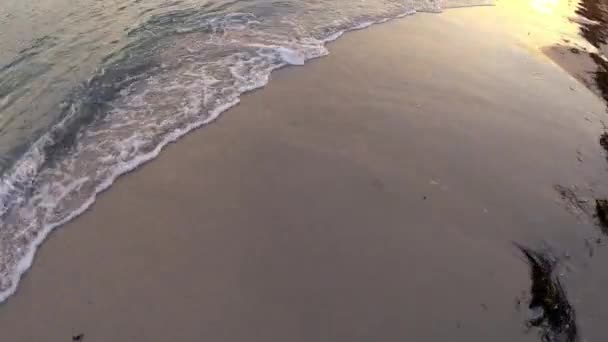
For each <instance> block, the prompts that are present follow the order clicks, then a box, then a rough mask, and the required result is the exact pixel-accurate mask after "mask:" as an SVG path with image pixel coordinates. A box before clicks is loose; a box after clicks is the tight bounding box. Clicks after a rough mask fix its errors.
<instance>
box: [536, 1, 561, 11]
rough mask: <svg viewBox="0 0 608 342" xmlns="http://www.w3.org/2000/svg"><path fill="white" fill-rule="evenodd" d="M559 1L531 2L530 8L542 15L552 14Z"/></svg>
mask: <svg viewBox="0 0 608 342" xmlns="http://www.w3.org/2000/svg"><path fill="white" fill-rule="evenodd" d="M559 2H560V1H559V0H531V1H530V3H531V6H532V8H533V9H534V10H536V11H538V12H540V13H543V14H553V13H554V12H555V8H556V7H557V6H558V4H559Z"/></svg>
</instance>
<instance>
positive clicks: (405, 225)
mask: <svg viewBox="0 0 608 342" xmlns="http://www.w3.org/2000/svg"><path fill="white" fill-rule="evenodd" d="M478 17H479V18H484V19H483V20H479V21H476V20H475V18H478ZM492 18H493V19H494V20H492ZM503 18H504V13H502V12H501V11H500V8H499V7H478V8H467V9H453V10H449V11H446V12H444V13H442V14H417V15H415V16H412V17H407V18H402V19H399V20H393V21H390V22H388V23H385V24H381V25H375V26H373V27H370V28H368V29H365V30H359V31H354V32H350V33H347V34H346V35H345V36H344V37H342V38H340V39H338V40H337V41H335V42H333V43H331V44H330V45H329V46H328V47H329V50H330V51H331V54H330V55H329V56H327V57H324V58H320V59H315V60H312V61H309V62H308V63H307V64H306V65H305V66H303V67H288V68H284V69H281V70H279V71H277V72H275V73H273V74H272V81H271V82H270V83H269V85H268V86H267V87H265V88H263V89H261V90H259V91H255V92H252V93H249V94H247V95H245V96H244V97H243V98H242V101H241V103H240V104H239V105H238V106H237V107H235V108H233V109H231V110H229V111H228V112H226V113H225V114H223V115H222V116H221V117H220V118H219V119H218V120H217V121H215V122H214V123H212V124H210V125H208V126H206V127H204V128H202V129H199V130H197V131H194V132H193V133H191V134H189V135H187V136H186V137H185V138H183V139H181V140H179V141H178V142H177V143H175V144H172V145H170V146H168V147H167V148H166V149H165V150H164V151H163V152H162V153H161V155H160V156H159V157H158V158H157V159H155V160H153V161H152V162H150V163H148V164H146V165H144V166H142V167H140V168H139V169H137V170H136V171H135V172H132V173H130V174H128V175H126V176H123V177H121V178H120V179H119V180H118V181H117V182H116V184H115V185H114V186H113V187H112V188H111V189H110V190H108V191H106V192H104V193H102V194H101V195H100V196H99V197H98V200H97V202H96V203H95V204H94V205H93V206H92V208H91V209H90V210H88V211H87V212H85V213H84V214H83V215H82V216H80V217H78V218H77V219H75V220H73V221H72V222H70V223H68V224H66V225H65V226H63V227H61V228H59V229H57V230H56V231H55V232H54V233H53V234H52V236H51V237H50V238H49V239H48V240H47V241H45V242H44V244H43V245H42V246H41V248H40V249H39V251H38V253H37V255H36V259H35V262H34V265H33V267H32V268H31V269H30V270H29V271H28V272H27V274H26V275H25V277H24V278H23V279H22V281H21V283H20V286H19V289H18V291H17V293H16V294H15V295H13V296H12V297H11V298H9V299H8V300H7V301H6V302H5V303H3V304H2V305H1V307H0V331H1V332H2V333H1V334H2V340H3V341H4V340H5V341H24V342H25V341H27V342H30V341H31V342H34V341H36V342H37V341H72V339H73V338H74V337H77V336H78V335H80V334H82V338H81V339H82V340H83V341H86V342H101V341H113V342H127V341H130V342H131V341H150V342H155V341H159V342H160V341H180V342H185V341H213V342H228V341H231V342H232V341H234V342H236V341H260V342H262V341H264V342H268V341H289V342H297V341H303V342H304V341H306V342H310V341H351V342H352V341H383V342H390V341H497V342H499V341H505V342H507V341H509V342H513V341H540V337H539V331H538V330H537V329H536V328H529V327H527V326H526V321H527V320H528V319H529V318H530V313H529V312H528V309H527V307H526V300H527V298H528V297H529V292H530V285H531V280H530V273H529V267H528V264H527V263H526V260H525V259H524V258H523V256H522V255H521V253H520V251H519V250H518V249H517V248H515V247H514V242H515V243H520V244H523V245H526V246H529V247H532V248H540V247H544V248H550V249H551V250H552V251H553V252H554V253H555V254H556V255H558V256H560V257H561V258H562V259H563V260H565V261H564V267H563V275H562V276H561V279H562V281H563V283H564V286H565V288H566V290H567V293H568V297H569V299H570V302H571V304H572V306H573V308H574V309H575V310H576V319H577V322H578V325H579V332H580V335H581V336H582V337H583V338H584V340H586V341H589V342H592V341H598V342H599V341H602V340H603V339H604V338H605V337H606V336H607V333H606V331H605V328H604V327H603V322H605V321H606V319H608V307H606V306H605V305H604V303H605V300H604V298H603V293H604V289H605V288H606V285H608V270H606V268H605V261H606V260H608V246H605V244H606V242H604V240H603V235H602V234H601V232H600V230H599V229H598V228H597V227H596V226H595V225H594V222H593V218H592V216H591V215H586V214H587V213H585V212H581V211H580V210H578V211H577V209H580V208H572V207H571V206H569V205H568V204H569V203H568V202H567V201H564V199H563V198H561V197H560V192H559V191H556V186H557V188H558V189H560V188H568V189H570V188H573V187H574V188H575V189H577V191H579V192H580V193H582V194H584V195H587V196H588V197H589V198H593V197H600V196H605V195H606V194H608V185H607V183H606V181H605V179H606V176H607V174H606V170H607V166H608V164H606V157H605V155H604V154H603V151H602V148H601V146H600V144H599V143H598V139H599V136H600V134H601V133H602V122H601V120H603V118H604V116H605V108H606V104H605V103H604V102H603V101H602V100H601V99H600V98H599V97H597V96H596V95H594V94H593V93H592V92H591V91H589V90H588V89H587V88H585V87H584V86H583V85H582V84H581V83H579V82H578V81H577V80H576V78H575V77H573V76H571V75H569V74H568V73H567V72H565V71H563V70H562V69H561V68H560V67H559V66H558V65H557V64H555V63H554V62H553V61H551V59H550V58H548V57H547V56H545V55H543V54H542V53H541V52H538V53H535V52H534V51H535V50H534V48H533V47H530V46H529V45H528V44H526V42H525V41H522V40H521V39H518V35H514V34H513V32H510V31H509V30H505V29H504V27H507V26H506V25H505V26H502V25H501V20H503ZM583 211H584V210H583ZM598 239H599V242H598Z"/></svg>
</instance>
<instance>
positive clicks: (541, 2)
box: [496, 0, 589, 48]
mask: <svg viewBox="0 0 608 342" xmlns="http://www.w3.org/2000/svg"><path fill="white" fill-rule="evenodd" d="M578 2H579V1H578V0H497V2H496V6H497V7H498V8H499V9H500V11H501V12H502V14H503V19H504V20H503V22H502V23H501V24H504V25H507V26H508V27H507V28H508V30H509V31H510V32H512V33H513V34H515V35H516V36H517V37H518V38H520V39H521V40H523V41H524V42H525V43H526V44H528V45H532V46H533V47H536V48H542V47H544V46H549V45H555V44H557V43H563V42H564V41H568V42H572V43H573V44H576V45H579V46H585V47H586V46H588V45H589V44H588V43H586V42H585V41H584V39H582V38H581V37H580V35H579V30H580V27H579V26H578V25H577V24H576V23H575V22H573V20H571V19H572V18H575V17H576V8H577V6H578Z"/></svg>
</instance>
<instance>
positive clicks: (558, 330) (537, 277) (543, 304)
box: [516, 244, 578, 342]
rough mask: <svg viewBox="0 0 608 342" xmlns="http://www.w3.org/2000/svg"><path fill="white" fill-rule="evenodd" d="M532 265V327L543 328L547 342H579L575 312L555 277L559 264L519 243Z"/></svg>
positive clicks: (530, 323)
mask: <svg viewBox="0 0 608 342" xmlns="http://www.w3.org/2000/svg"><path fill="white" fill-rule="evenodd" d="M516 246H517V247H518V248H519V249H520V250H521V251H522V253H523V254H524V256H525V257H526V259H527V261H528V264H529V265H530V276H531V278H532V288H531V295H532V297H531V299H530V304H529V308H530V310H532V312H533V313H534V317H532V318H531V319H530V320H529V321H528V324H529V326H532V327H536V328H539V329H540V331H541V332H540V335H541V339H542V341H543V342H576V341H578V332H577V327H576V317H575V313H574V309H573V308H572V306H571V305H570V303H569V302H568V298H567V297H566V292H565V290H564V288H563V287H562V284H561V282H560V280H559V278H558V277H557V276H555V274H554V270H555V266H556V261H555V259H554V258H552V257H550V256H549V255H547V254H546V253H543V252H539V251H534V250H532V249H529V248H527V247H524V246H521V245H518V244H516Z"/></svg>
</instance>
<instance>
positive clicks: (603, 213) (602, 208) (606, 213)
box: [595, 199, 608, 234]
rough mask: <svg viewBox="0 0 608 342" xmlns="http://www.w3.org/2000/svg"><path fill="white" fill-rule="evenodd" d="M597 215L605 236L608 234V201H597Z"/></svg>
mask: <svg viewBox="0 0 608 342" xmlns="http://www.w3.org/2000/svg"><path fill="white" fill-rule="evenodd" d="M595 215H596V216H597V220H598V222H599V226H600V228H601V229H602V232H603V233H604V234H608V199H596V200H595Z"/></svg>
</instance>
